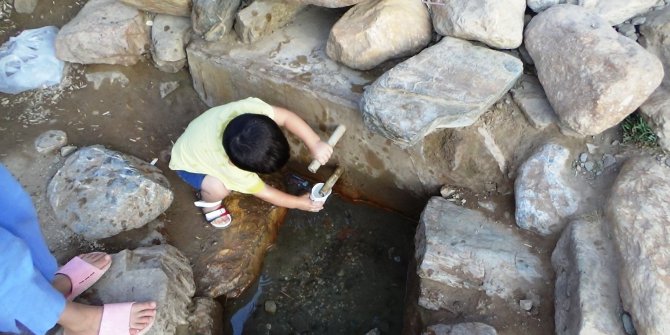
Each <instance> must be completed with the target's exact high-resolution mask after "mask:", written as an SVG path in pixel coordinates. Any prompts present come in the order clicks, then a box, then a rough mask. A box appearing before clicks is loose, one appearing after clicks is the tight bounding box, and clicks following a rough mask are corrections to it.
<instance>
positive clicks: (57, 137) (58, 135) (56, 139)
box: [35, 130, 67, 154]
mask: <svg viewBox="0 0 670 335" xmlns="http://www.w3.org/2000/svg"><path fill="white" fill-rule="evenodd" d="M66 144H67V134H66V133H65V132H64V131H62V130H49V131H46V132H45V133H43V134H42V135H40V136H38V137H37V139H35V150H37V152H39V153H41V154H43V153H48V152H52V151H56V150H58V149H60V148H61V147H63V146H64V145H66Z"/></svg>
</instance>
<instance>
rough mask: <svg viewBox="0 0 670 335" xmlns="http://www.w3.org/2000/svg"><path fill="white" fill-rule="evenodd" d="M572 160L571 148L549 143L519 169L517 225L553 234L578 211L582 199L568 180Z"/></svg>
mask: <svg viewBox="0 0 670 335" xmlns="http://www.w3.org/2000/svg"><path fill="white" fill-rule="evenodd" d="M569 157H570V151H569V150H568V149H566V148H564V147H561V146H559V145H557V144H545V145H544V146H542V147H541V148H540V149H538V151H537V152H535V153H534V154H533V155H532V156H530V157H529V158H528V160H527V161H526V162H525V163H523V165H522V166H521V167H520V168H519V172H518V176H517V178H516V182H515V183H514V191H515V192H514V196H515V199H516V214H515V216H516V224H517V226H519V227H520V228H522V229H527V230H531V231H533V232H536V233H538V234H540V235H543V236H547V235H552V234H555V233H559V232H560V231H561V230H562V229H563V227H564V226H565V223H566V222H565V219H566V218H567V217H569V216H570V215H572V214H574V213H575V212H576V211H577V209H578V208H579V201H580V197H581V196H580V194H579V193H578V192H576V191H575V190H574V189H573V187H571V183H570V182H569V181H568V179H567V178H566V175H567V174H568V173H569V167H568V160H569Z"/></svg>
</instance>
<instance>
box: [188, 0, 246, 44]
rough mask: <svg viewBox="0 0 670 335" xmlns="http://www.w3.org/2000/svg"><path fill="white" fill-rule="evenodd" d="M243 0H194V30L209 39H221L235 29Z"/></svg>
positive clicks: (192, 13) (192, 17)
mask: <svg viewBox="0 0 670 335" xmlns="http://www.w3.org/2000/svg"><path fill="white" fill-rule="evenodd" d="M240 2H241V0H193V10H192V12H191V22H192V25H193V30H194V31H195V32H196V33H198V34H200V35H202V36H203V38H204V39H205V40H207V41H210V42H211V41H218V40H221V39H222V38H223V37H224V36H226V34H228V33H229V32H230V31H231V30H232V29H233V21H234V20H235V14H236V13H237V9H238V8H239V7H240Z"/></svg>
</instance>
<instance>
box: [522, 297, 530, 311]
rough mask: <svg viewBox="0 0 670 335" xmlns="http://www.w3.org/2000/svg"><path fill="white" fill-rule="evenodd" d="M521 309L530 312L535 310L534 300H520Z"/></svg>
mask: <svg viewBox="0 0 670 335" xmlns="http://www.w3.org/2000/svg"><path fill="white" fill-rule="evenodd" d="M519 307H521V309H523V310H524V311H530V310H531V309H533V300H529V299H524V300H519Z"/></svg>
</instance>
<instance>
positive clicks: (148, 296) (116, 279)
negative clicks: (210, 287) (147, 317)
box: [90, 244, 195, 335]
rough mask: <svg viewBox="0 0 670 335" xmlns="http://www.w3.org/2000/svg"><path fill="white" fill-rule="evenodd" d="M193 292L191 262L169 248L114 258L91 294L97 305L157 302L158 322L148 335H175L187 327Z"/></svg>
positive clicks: (164, 247)
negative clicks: (178, 328)
mask: <svg viewBox="0 0 670 335" xmlns="http://www.w3.org/2000/svg"><path fill="white" fill-rule="evenodd" d="M194 292H195V283H194V282H193V272H192V271H191V267H190V265H189V262H188V259H187V258H186V257H184V255H182V254H181V252H179V250H177V249H176V248H175V247H173V246H170V245H167V244H166V245H160V246H154V247H149V248H139V249H135V250H123V251H121V252H119V253H118V254H114V255H112V266H111V267H110V268H109V270H108V271H107V273H105V275H104V276H103V277H102V278H101V279H100V280H99V281H98V282H97V283H95V285H93V287H92V289H91V293H90V294H92V296H93V298H92V299H93V300H94V302H95V303H97V304H102V303H105V304H109V303H120V302H132V301H137V302H142V301H155V302H156V303H157V307H158V308H157V314H156V321H155V322H154V325H153V327H151V330H150V331H149V332H147V335H174V334H176V333H177V327H180V326H186V325H187V324H188V321H187V317H188V307H189V306H190V305H191V298H192V297H193V293H194Z"/></svg>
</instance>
